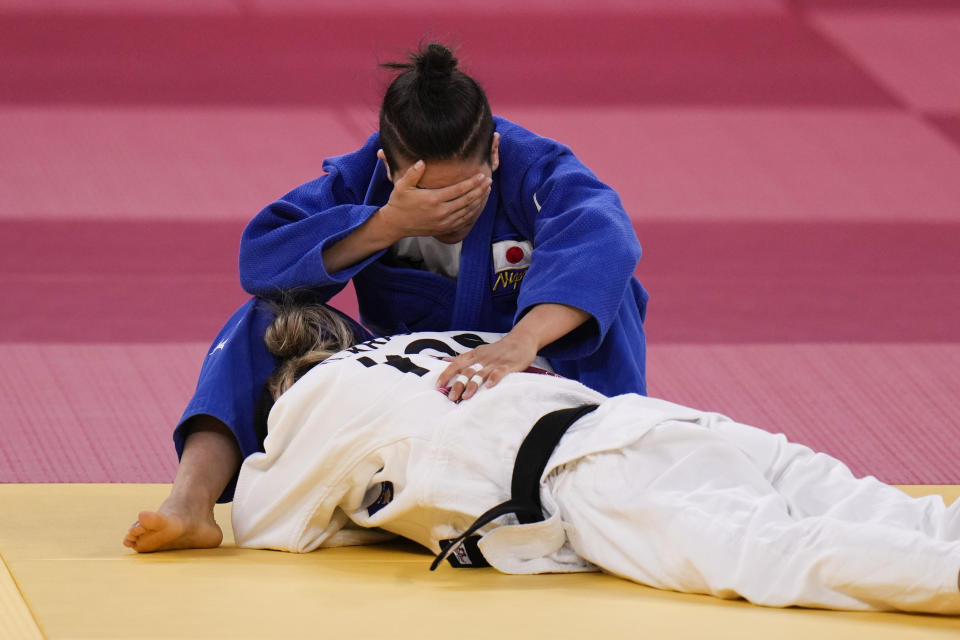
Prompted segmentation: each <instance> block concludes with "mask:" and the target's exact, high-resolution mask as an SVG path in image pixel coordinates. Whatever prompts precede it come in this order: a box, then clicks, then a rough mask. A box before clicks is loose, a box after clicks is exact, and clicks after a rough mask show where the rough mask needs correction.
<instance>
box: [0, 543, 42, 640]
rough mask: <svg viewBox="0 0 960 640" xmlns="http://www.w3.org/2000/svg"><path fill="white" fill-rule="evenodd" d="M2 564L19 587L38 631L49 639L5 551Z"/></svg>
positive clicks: (0, 561)
mask: <svg viewBox="0 0 960 640" xmlns="http://www.w3.org/2000/svg"><path fill="white" fill-rule="evenodd" d="M0 565H3V569H4V570H5V571H6V572H7V575H9V576H10V579H11V580H12V581H13V585H14V586H15V587H16V588H17V593H18V594H20V599H21V600H22V601H23V604H24V606H25V607H26V608H27V611H29V612H30V619H31V620H33V624H34V626H36V628H37V631H38V632H39V633H40V636H41V637H43V638H44V640H48V639H49V637H50V636H48V635H47V634H46V632H45V631H44V630H43V626H42V625H41V624H40V619H39V618H37V614H36V612H35V611H34V610H33V607H32V606H30V601H29V600H27V594H25V593H24V592H23V587H22V586H21V585H20V581H19V580H17V576H16V574H15V573H14V572H13V570H12V569H11V568H10V565H9V564H8V563H7V561H6V559H5V558H4V557H3V552H0Z"/></svg>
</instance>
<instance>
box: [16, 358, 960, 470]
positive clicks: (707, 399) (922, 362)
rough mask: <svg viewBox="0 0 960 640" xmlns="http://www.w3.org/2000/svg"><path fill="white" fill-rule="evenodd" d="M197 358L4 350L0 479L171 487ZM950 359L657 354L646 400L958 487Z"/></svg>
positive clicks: (855, 465)
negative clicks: (174, 435)
mask: <svg viewBox="0 0 960 640" xmlns="http://www.w3.org/2000/svg"><path fill="white" fill-rule="evenodd" d="M205 350H206V344H201V343H189V344H158V345H142V344H112V345H89V344H42V345H39V344H16V345H10V344H8V345H0V360H2V361H3V362H4V364H5V366H4V367H3V368H0V415H3V416H4V421H3V437H4V442H3V447H2V449H0V482H168V481H170V480H171V479H172V477H173V473H174V471H175V468H176V456H175V455H174V453H173V448H172V445H171V441H170V429H171V425H173V424H174V423H175V422H176V420H177V419H178V418H179V416H180V412H181V411H182V409H183V406H184V405H185V403H186V399H187V398H188V397H189V394H190V392H191V391H192V388H193V385H194V380H195V376H196V373H197V371H198V369H199V362H200V360H201V359H202V357H203V354H204V352H205ZM958 361H960V346H958V345H950V346H942V345H901V344H883V345H844V344H837V345H813V344H808V345H743V344H740V345H654V346H652V347H651V350H650V381H651V393H652V394H655V395H658V396H661V397H665V398H668V399H671V400H674V401H677V402H682V403H684V404H688V405H690V406H694V407H697V408H702V409H707V410H716V411H721V412H724V413H727V414H728V415H730V416H731V417H733V418H735V419H737V420H738V421H741V422H745V423H748V424H754V425H757V426H762V427H764V428H767V429H770V430H774V431H782V432H784V433H786V434H787V435H788V436H789V437H790V438H791V439H794V440H795V441H798V442H802V443H804V444H808V445H810V446H812V447H814V448H816V449H818V450H823V451H826V452H829V453H831V454H833V455H835V456H837V457H840V458H841V459H843V460H845V461H847V462H848V463H849V464H850V466H851V468H852V469H853V470H854V471H855V472H856V473H858V474H861V475H862V474H868V473H872V474H875V475H877V476H878V477H880V478H881V479H883V480H885V481H887V482H893V483H905V484H906V483H933V484H960V467H958V466H957V465H956V460H957V458H958V456H960V441H958V440H957V438H956V437H955V435H956V433H955V429H956V416H957V415H960V397H958V396H957V394H956V393H955V390H956V389H957V388H958V385H960V369H958V368H957V366H956V363H957V362H958ZM951 424H952V425H953V427H952V429H950V428H949V425H951ZM942 425H948V429H947V430H945V431H943V430H941V426H942ZM937 433H941V434H942V437H938V436H937V435H936V434H937Z"/></svg>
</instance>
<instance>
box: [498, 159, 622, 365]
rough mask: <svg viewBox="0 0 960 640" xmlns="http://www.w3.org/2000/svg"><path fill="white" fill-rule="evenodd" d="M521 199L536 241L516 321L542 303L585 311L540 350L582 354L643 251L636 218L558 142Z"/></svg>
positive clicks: (609, 317)
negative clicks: (577, 324) (572, 327)
mask: <svg viewBox="0 0 960 640" xmlns="http://www.w3.org/2000/svg"><path fill="white" fill-rule="evenodd" d="M518 200H519V204H520V211H521V215H522V216H523V217H524V218H526V219H527V225H528V228H532V231H533V247H534V249H533V255H532V257H531V264H530V268H529V270H528V272H527V275H526V277H525V278H524V281H523V286H522V287H521V288H520V294H519V297H518V300H517V316H516V318H515V320H514V322H515V323H516V322H517V321H519V320H520V318H522V317H523V315H524V314H526V313H527V312H528V311H529V310H530V309H531V307H533V306H535V305H538V304H543V303H560V304H565V305H569V306H572V307H576V308H578V309H581V310H583V311H586V312H587V313H589V314H590V316H591V319H590V320H588V321H587V322H586V323H585V324H584V325H582V326H580V327H578V328H577V329H575V330H574V331H572V332H571V333H569V334H567V335H566V336H564V337H563V338H561V339H560V340H557V341H556V342H554V343H553V344H551V345H549V346H548V347H547V348H545V349H544V350H542V351H541V353H542V355H544V356H546V357H548V358H562V359H579V358H582V357H585V356H587V355H589V354H591V353H593V352H594V351H596V350H597V348H598V347H599V346H600V343H601V342H602V341H603V339H604V336H606V334H607V331H608V330H609V329H610V326H611V324H612V323H613V322H614V321H615V320H616V318H617V312H618V309H619V308H620V305H621V303H622V302H623V300H624V297H625V295H626V293H627V290H628V286H629V284H630V281H631V279H632V278H633V273H634V270H635V269H636V267H637V261H638V260H639V259H640V243H639V242H638V240H637V237H636V234H635V233H634V230H633V224H632V223H631V221H630V217H629V216H628V215H627V213H626V211H624V209H623V205H622V204H621V203H620V197H619V196H618V195H617V193H616V192H615V191H614V190H613V189H611V188H610V187H609V186H607V185H605V184H604V183H603V182H601V181H600V180H599V179H598V178H597V177H596V176H595V175H594V174H593V173H592V172H591V171H590V170H589V169H587V167H586V166H584V165H583V163H581V162H580V161H579V160H578V159H577V158H576V157H575V156H574V155H573V153H572V152H571V151H570V150H569V149H568V148H566V147H564V146H562V145H556V146H555V147H554V148H553V149H552V150H551V152H549V153H548V154H546V155H545V156H544V157H543V158H541V159H540V160H539V161H538V162H537V163H535V164H533V165H532V166H531V167H530V168H529V170H527V172H526V174H525V175H524V178H523V180H522V181H521V184H520V193H519V194H518Z"/></svg>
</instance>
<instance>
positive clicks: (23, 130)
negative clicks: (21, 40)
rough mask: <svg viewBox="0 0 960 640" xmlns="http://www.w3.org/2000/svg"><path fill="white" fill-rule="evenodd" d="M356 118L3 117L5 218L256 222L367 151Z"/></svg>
mask: <svg viewBox="0 0 960 640" xmlns="http://www.w3.org/2000/svg"><path fill="white" fill-rule="evenodd" d="M0 46H2V45H0ZM357 119H358V116H353V115H351V114H350V113H349V110H348V109H346V108H330V109H327V108H311V109H306V108H279V109H249V108H243V107H218V108H209V109H199V110H198V109H184V108H171V107H157V106H148V107H133V108H91V107H79V108H77V107H72V108H71V107H63V106H43V107H16V106H14V107H3V106H0V130H2V131H3V138H4V148H5V151H6V153H7V154H9V155H7V156H6V158H7V159H6V160H0V166H2V167H3V174H4V175H3V177H2V178H0V202H2V203H3V204H2V206H0V218H19V219H28V220H36V219H37V218H52V219H64V218H66V219H76V218H98V219H104V218H108V219H118V220H130V219H134V218H153V219H177V220H196V221H209V220H217V219H226V220H237V221H242V222H246V221H247V220H249V219H250V218H251V217H252V216H253V215H254V214H255V213H257V211H259V210H260V209H261V208H262V207H263V206H264V205H265V204H266V203H268V202H270V201H272V200H273V199H275V198H278V197H280V196H281V195H283V194H284V193H286V192H287V191H289V190H290V189H291V188H293V187H294V186H296V185H297V184H300V183H302V182H306V181H307V180H312V179H313V178H315V177H317V176H318V175H320V174H321V173H322V169H321V163H322V162H323V159H324V158H325V157H326V156H328V155H334V154H336V153H346V152H347V151H349V150H353V149H355V148H356V147H358V146H360V144H362V143H363V141H364V140H366V138H367V136H369V135H370V133H371V131H372V130H371V129H361V128H360V126H359V125H358V124H357ZM331 150H336V151H334V152H333V153H331ZM237 239H238V238H237V237H236V236H231V237H226V238H223V239H222V240H221V242H223V243H225V244H227V245H230V246H235V244H234V243H235V241H236V240H237Z"/></svg>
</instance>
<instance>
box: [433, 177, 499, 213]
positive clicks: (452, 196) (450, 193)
mask: <svg viewBox="0 0 960 640" xmlns="http://www.w3.org/2000/svg"><path fill="white" fill-rule="evenodd" d="M491 182H493V180H492V179H491V178H488V177H487V176H486V175H484V174H482V173H478V174H477V175H475V176H471V177H469V178H466V179H464V180H461V181H460V182H458V183H456V184H452V185H450V186H449V187H444V188H442V189H433V190H432V191H433V195H434V196H435V197H436V198H437V200H438V201H440V202H451V201H454V200H457V199H459V198H462V197H464V196H466V195H468V194H469V193H470V192H472V191H478V190H479V192H480V193H483V187H484V186H485V184H490V183H491ZM477 197H479V196H474V197H473V198H477ZM462 206H463V205H462V204H461V205H459V206H456V207H454V208H455V209H459V208H460V207H462Z"/></svg>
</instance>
